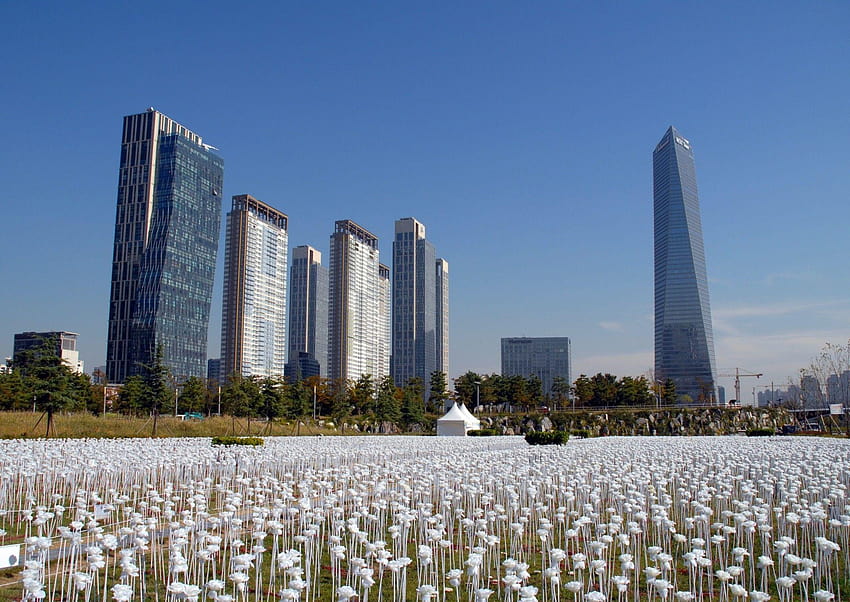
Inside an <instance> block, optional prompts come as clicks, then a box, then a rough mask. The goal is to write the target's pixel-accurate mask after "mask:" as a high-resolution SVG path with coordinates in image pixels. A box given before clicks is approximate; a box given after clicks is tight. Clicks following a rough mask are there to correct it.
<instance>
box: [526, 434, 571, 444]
mask: <svg viewBox="0 0 850 602" xmlns="http://www.w3.org/2000/svg"><path fill="white" fill-rule="evenodd" d="M569 439H570V434H569V433H567V432H565V431H548V432H545V433H543V432H539V431H532V432H530V433H526V435H525V442H526V443H528V444H529V445H563V444H564V443H566V442H567V441H569Z"/></svg>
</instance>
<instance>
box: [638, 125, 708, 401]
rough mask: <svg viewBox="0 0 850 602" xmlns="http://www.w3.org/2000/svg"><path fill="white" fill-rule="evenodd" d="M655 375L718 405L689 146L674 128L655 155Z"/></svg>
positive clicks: (684, 394) (680, 392) (687, 397)
mask: <svg viewBox="0 0 850 602" xmlns="http://www.w3.org/2000/svg"><path fill="white" fill-rule="evenodd" d="M652 166H653V201H654V214H655V378H656V379H658V380H666V379H672V380H673V382H675V384H676V394H677V396H678V398H679V400H680V402H688V401H691V402H696V403H716V394H715V387H716V383H717V378H716V374H717V372H716V369H715V362H714V335H713V333H712V327H711V309H710V307H709V301H708V278H707V276H706V269H705V250H704V248H703V240H702V225H701V221H700V208H699V196H698V194H697V182H696V171H695V168H694V155H693V150H692V149H691V144H690V142H688V141H687V140H686V139H685V138H683V137H682V136H681V135H680V134H679V132H677V131H676V129H675V128H673V127H672V126H671V127H670V129H668V130H667V133H665V134H664V137H663V138H662V139H661V141H660V142H659V143H658V145H657V146H656V147H655V151H654V152H653V153H652Z"/></svg>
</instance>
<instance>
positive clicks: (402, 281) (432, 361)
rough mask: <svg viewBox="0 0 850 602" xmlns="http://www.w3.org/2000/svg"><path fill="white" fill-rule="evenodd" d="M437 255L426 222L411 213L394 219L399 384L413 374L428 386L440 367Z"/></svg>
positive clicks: (395, 342)
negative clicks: (438, 361)
mask: <svg viewBox="0 0 850 602" xmlns="http://www.w3.org/2000/svg"><path fill="white" fill-rule="evenodd" d="M436 261H437V256H436V252H435V251H434V245H433V244H431V242H430V241H429V240H428V239H427V238H425V226H424V225H423V224H422V223H420V222H419V221H417V220H415V219H414V218H412V217H405V218H402V219H400V220H397V221H396V223H395V240H393V286H392V299H393V310H392V348H393V351H392V361H391V363H390V366H391V373H392V376H393V380H394V381H395V384H396V386H398V387H403V386H405V385H407V382H408V381H409V380H410V379H411V378H414V377H418V378H420V379H421V380H422V383H423V385H425V388H427V386H428V382H429V380H430V378H431V373H432V372H433V371H434V370H436V369H437V332H436V331H437V315H436V314H437V307H436V305H437V282H436V279H437V272H436V268H435V266H436Z"/></svg>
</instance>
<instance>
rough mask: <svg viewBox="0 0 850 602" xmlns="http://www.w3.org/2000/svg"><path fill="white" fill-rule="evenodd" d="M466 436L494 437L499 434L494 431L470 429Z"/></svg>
mask: <svg viewBox="0 0 850 602" xmlns="http://www.w3.org/2000/svg"><path fill="white" fill-rule="evenodd" d="M466 434H467V435H468V436H470V437H494V436H495V435H500V434H501V433H500V432H499V431H497V430H496V429H472V430H471V431H467V432H466Z"/></svg>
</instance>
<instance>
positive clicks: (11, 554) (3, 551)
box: [0, 544, 21, 569]
mask: <svg viewBox="0 0 850 602" xmlns="http://www.w3.org/2000/svg"><path fill="white" fill-rule="evenodd" d="M19 564H21V545H20V544H15V545H11V546H0V569H8V568H9V567H13V566H18V565H19Z"/></svg>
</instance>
